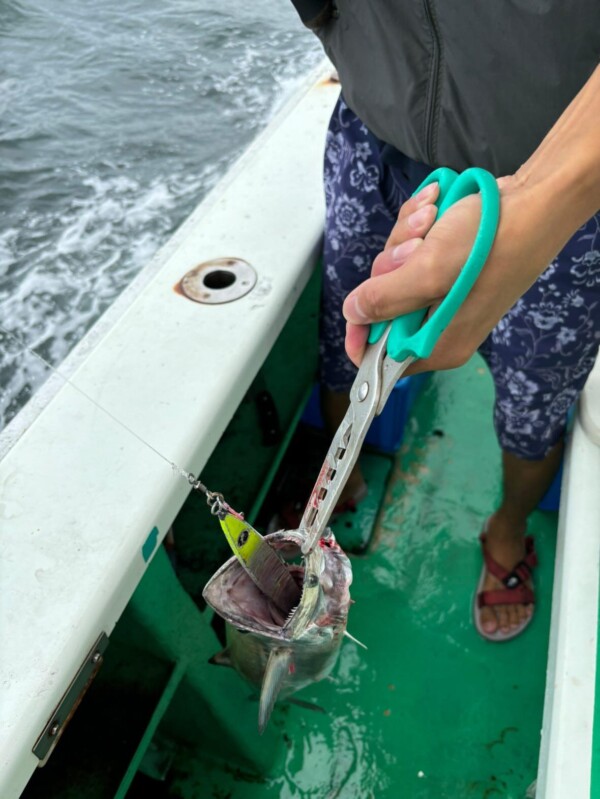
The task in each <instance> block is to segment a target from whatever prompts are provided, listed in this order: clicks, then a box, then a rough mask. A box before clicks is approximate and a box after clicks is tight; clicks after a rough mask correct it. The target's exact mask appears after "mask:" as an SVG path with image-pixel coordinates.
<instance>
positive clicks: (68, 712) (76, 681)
mask: <svg viewBox="0 0 600 799" xmlns="http://www.w3.org/2000/svg"><path fill="white" fill-rule="evenodd" d="M108 643H109V641H108V636H107V635H106V633H101V635H100V636H99V638H98V640H97V641H96V643H95V644H94V646H93V647H92V648H91V649H90V651H89V653H88V655H87V657H86V658H85V660H84V661H83V663H82V665H81V667H80V669H79V671H78V672H77V674H76V675H75V677H74V678H73V681H72V682H71V684H70V685H69V687H68V688H67V690H66V691H65V693H64V694H63V698H62V699H61V700H60V702H59V703H58V705H57V707H56V709H55V710H54V713H52V715H51V716H50V719H49V720H48V723H47V724H46V726H45V727H44V729H43V730H42V734H41V735H40V737H39V738H38V739H37V741H36V742H35V744H34V746H33V749H32V752H33V754H34V755H35V756H36V757H37V758H39V760H40V763H39V764H38V766H45V765H46V763H47V762H48V758H49V757H50V755H51V754H52V752H53V750H54V747H55V746H56V744H57V743H58V740H59V738H60V736H61V735H62V734H63V732H64V731H65V728H66V726H67V724H68V723H69V721H70V720H71V718H72V717H73V714H74V713H75V711H76V710H77V708H78V707H79V703H80V702H81V700H82V699H83V697H84V695H85V692H86V691H87V689H88V688H89V687H90V685H91V683H92V680H93V679H94V677H95V676H96V674H97V673H98V669H99V668H100V666H101V665H102V662H103V660H104V652H105V650H106V647H107V646H108Z"/></svg>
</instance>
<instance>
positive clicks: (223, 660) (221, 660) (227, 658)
mask: <svg viewBox="0 0 600 799" xmlns="http://www.w3.org/2000/svg"><path fill="white" fill-rule="evenodd" d="M208 662H209V663H212V664H213V666H227V667H228V668H230V669H232V668H233V663H232V662H231V655H230V654H229V649H222V650H221V651H220V652H217V654H216V655H213V656H212V657H211V658H209V661H208Z"/></svg>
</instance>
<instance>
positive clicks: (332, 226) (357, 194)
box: [320, 99, 600, 460]
mask: <svg viewBox="0 0 600 799" xmlns="http://www.w3.org/2000/svg"><path fill="white" fill-rule="evenodd" d="M382 146H383V145H382V143H381V142H380V141H379V140H378V139H376V138H375V136H373V134H372V133H370V131H368V130H367V128H366V127H365V126H364V125H363V123H362V122H361V121H360V119H358V117H357V116H356V115H355V114H354V113H353V112H352V111H351V110H350V109H349V108H348V107H347V106H346V105H345V103H344V101H343V99H340V100H339V101H338V104H337V105H336V108H335V110H334V112H333V116H332V118H331V122H330V126H329V131H328V133H327V144H326V150H325V196H326V204H327V217H326V230H325V245H324V257H323V269H324V275H323V299H322V308H321V344H320V353H321V381H322V383H323V384H324V385H325V386H327V387H328V388H329V389H331V390H332V391H340V392H341V391H347V390H348V389H349V388H350V386H351V384H352V381H353V380H354V376H355V374H356V370H355V368H354V366H353V365H352V363H351V362H350V361H349V360H348V358H347V356H346V353H345V349H344V338H345V322H344V319H343V317H342V303H343V301H344V298H345V297H346V295H347V294H348V293H349V292H350V291H352V290H353V289H354V288H355V287H356V286H357V285H359V284H360V283H361V282H362V281H363V280H365V279H366V278H367V277H368V276H369V274H370V271H371V264H372V262H373V259H374V258H375V256H376V255H377V254H378V253H379V252H380V251H381V250H382V249H383V247H384V245H385V242H386V240H387V237H388V235H389V233H390V231H391V229H392V227H393V224H394V222H395V220H396V217H397V215H398V211H399V209H400V206H401V205H402V203H403V202H404V200H406V199H407V198H408V197H410V195H411V194H412V192H413V191H414V189H415V188H416V186H417V185H418V183H419V182H420V179H421V178H422V177H423V176H422V175H415V172H417V171H418V169H419V168H423V165H417V164H415V163H414V162H410V161H409V159H404V160H403V161H402V162H401V163H400V164H399V165H396V162H394V165H393V166H392V165H391V164H390V163H386V162H385V161H384V160H383V159H382V154H381V151H382ZM390 160H391V159H390ZM415 177H416V178H418V179H415ZM599 342H600V213H599V214H597V215H596V216H595V217H592V219H590V220H589V221H588V222H587V223H586V224H585V225H584V226H583V227H582V228H581V229H580V230H578V231H577V233H576V234H575V235H574V236H573V238H572V239H571V240H570V241H569V242H568V244H567V245H566V246H565V248H564V249H563V250H562V252H560V253H559V254H558V256H557V257H556V258H555V259H554V261H552V263H551V264H550V265H549V266H548V268H547V269H546V271H545V272H543V274H542V275H541V276H540V277H539V278H538V280H537V281H536V283H534V285H533V286H532V287H531V288H530V289H529V290H528V291H527V292H526V293H525V294H524V295H523V296H522V297H521V299H520V300H518V302H517V303H516V304H515V305H514V306H513V307H512V308H511V310H510V311H509V312H508V313H507V314H506V316H505V317H504V318H503V319H502V320H501V321H500V323H499V324H498V326H497V327H496V328H495V329H494V330H493V331H492V333H491V334H490V335H489V337H488V338H487V339H486V341H485V342H484V343H483V344H482V346H481V348H480V352H481V354H482V355H483V357H484V358H485V360H486V361H487V363H488V365H489V368H490V370H491V372H492V376H493V378H494V382H495V385H496V402H495V407H494V424H495V428H496V434H497V436H498V440H499V442H500V446H501V447H502V449H503V450H505V451H507V452H511V453H514V454H515V455H518V456H519V457H522V458H528V459H532V460H536V459H541V458H543V457H544V456H545V455H546V454H547V452H548V451H549V450H550V449H551V448H552V447H553V446H554V445H555V444H556V443H557V442H558V441H559V439H560V438H561V436H562V435H563V432H564V429H565V424H566V414H567V411H568V409H569V408H570V407H571V405H572V404H573V402H574V401H575V400H576V399H577V397H578V395H579V392H580V391H581V389H582V388H583V385H584V383H585V381H586V378H587V376H588V374H589V372H590V370H591V368H592V366H593V364H594V360H595V357H596V354H597V352H598V345H599Z"/></svg>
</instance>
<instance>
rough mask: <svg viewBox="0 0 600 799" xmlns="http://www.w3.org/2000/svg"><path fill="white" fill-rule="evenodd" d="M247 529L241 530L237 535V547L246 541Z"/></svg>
mask: <svg viewBox="0 0 600 799" xmlns="http://www.w3.org/2000/svg"><path fill="white" fill-rule="evenodd" d="M248 535H249V533H248V530H242V532H241V533H240V534H239V535H238V540H237V545H238V547H243V546H244V544H245V543H246V541H247V540H248Z"/></svg>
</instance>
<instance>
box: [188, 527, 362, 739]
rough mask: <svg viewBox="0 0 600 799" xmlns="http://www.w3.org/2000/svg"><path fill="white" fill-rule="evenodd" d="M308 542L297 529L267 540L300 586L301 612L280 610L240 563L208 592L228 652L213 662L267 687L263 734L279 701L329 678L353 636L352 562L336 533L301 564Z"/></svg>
mask: <svg viewBox="0 0 600 799" xmlns="http://www.w3.org/2000/svg"><path fill="white" fill-rule="evenodd" d="M304 538H305V537H304V535H302V534H301V533H300V532H299V531H297V530H280V531H279V532H276V533H270V534H269V535H266V536H264V540H265V541H266V542H267V543H268V544H269V545H270V546H271V547H272V548H273V549H274V550H275V551H276V552H277V553H278V554H279V555H280V556H281V557H282V558H283V559H284V561H285V563H286V564H287V569H288V571H289V573H290V574H291V575H292V577H293V578H294V580H295V581H296V582H297V584H298V585H299V586H301V596H300V601H299V602H298V604H297V605H295V606H291V607H289V608H281V607H278V606H277V605H276V604H275V603H274V602H273V601H272V600H271V599H269V597H268V596H266V595H265V594H264V593H263V592H262V591H261V590H260V589H259V588H258V586H257V585H256V583H255V582H254V581H253V580H252V579H251V577H250V576H249V575H248V573H247V571H246V569H245V568H244V566H243V565H242V564H241V563H240V562H239V561H238V559H237V558H236V557H232V558H230V559H229V560H228V561H227V562H226V563H224V564H223V565H222V566H221V567H220V568H219V569H218V570H217V572H215V574H214V575H213V576H212V577H211V578H210V580H209V581H208V583H207V584H206V585H205V587H204V590H203V597H204V599H205V601H206V602H207V604H208V605H209V606H210V607H211V608H212V609H213V610H214V611H215V613H217V614H218V615H219V616H221V617H222V618H223V619H224V620H225V628H226V648H225V649H224V650H223V651H222V652H219V653H218V654H217V655H215V656H214V657H213V658H212V659H211V661H212V662H213V663H216V664H218V665H226V666H231V667H232V668H234V669H235V670H236V671H237V672H238V674H240V676H241V677H243V678H244V679H245V680H246V681H247V682H248V683H250V684H251V685H253V686H255V687H260V699H259V710H258V731H259V733H260V734H262V733H263V731H264V730H265V728H266V726H267V724H268V721H269V718H270V716H271V712H272V710H273V707H274V705H275V702H276V701H277V700H281V699H286V698H288V697H290V696H291V695H292V694H294V693H295V692H296V691H299V690H300V689H302V688H305V687H306V686H308V685H311V684H312V683H314V682H318V681H319V680H323V679H324V678H326V677H327V676H329V674H330V673H331V671H332V669H333V667H334V666H335V663H336V661H337V658H338V655H339V652H340V648H341V645H342V641H343V639H344V636H345V635H346V634H347V631H346V624H347V620H348V611H349V609H350V605H351V603H352V600H351V598H350V585H351V583H352V567H351V564H350V560H349V559H348V557H347V556H346V555H345V554H344V552H343V551H342V549H341V547H340V546H339V544H338V543H337V541H336V540H335V536H334V535H333V533H332V532H331V531H330V530H327V531H326V534H325V535H324V536H323V537H322V538H321V540H320V541H319V543H318V545H317V546H316V547H315V548H314V549H313V550H312V551H311V552H309V553H308V554H307V555H305V556H304V558H303V559H301V557H300V556H301V548H302V544H303V542H304ZM298 561H300V562H298ZM286 611H287V615H285V612H286ZM349 637H351V636H349Z"/></svg>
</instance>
